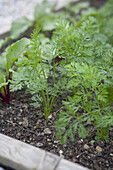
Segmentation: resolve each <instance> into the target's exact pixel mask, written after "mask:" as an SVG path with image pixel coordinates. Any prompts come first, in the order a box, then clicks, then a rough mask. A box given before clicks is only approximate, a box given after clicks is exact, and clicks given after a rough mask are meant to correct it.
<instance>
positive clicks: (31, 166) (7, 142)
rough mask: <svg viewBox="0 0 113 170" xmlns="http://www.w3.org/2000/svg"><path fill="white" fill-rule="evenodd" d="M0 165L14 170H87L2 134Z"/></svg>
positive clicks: (0, 136)
mask: <svg viewBox="0 0 113 170" xmlns="http://www.w3.org/2000/svg"><path fill="white" fill-rule="evenodd" d="M0 164H3V165H5V166H8V167H11V168H14V169H16V170H88V169H87V168H84V167H82V166H80V165H78V164H74V163H72V162H69V161H67V160H64V159H61V158H60V157H58V156H56V155H54V154H51V153H49V152H46V151H44V150H42V149H39V148H36V147H34V146H31V145H29V144H26V143H23V142H21V141H18V140H16V139H13V138H11V137H8V136H5V135H3V134H0Z"/></svg>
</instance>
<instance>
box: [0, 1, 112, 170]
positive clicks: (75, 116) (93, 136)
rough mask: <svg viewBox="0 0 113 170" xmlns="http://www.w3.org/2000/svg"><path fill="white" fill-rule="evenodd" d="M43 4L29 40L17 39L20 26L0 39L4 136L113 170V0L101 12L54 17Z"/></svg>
mask: <svg viewBox="0 0 113 170" xmlns="http://www.w3.org/2000/svg"><path fill="white" fill-rule="evenodd" d="M42 7H43V13H44V10H45V13H44V14H43V13H42V11H39V9H40V8H41V7H39V6H37V7H36V9H35V12H34V16H35V22H34V24H36V25H32V24H31V25H30V27H35V29H34V30H33V31H32V33H31V35H30V38H25V37H24V38H21V39H20V40H18V41H17V40H16V39H17V38H18V36H20V34H21V33H22V29H21V30H20V32H18V34H16V32H14V29H12V30H13V31H12V37H10V38H7V39H5V41H4V42H3V41H2V45H1V46H2V48H1V56H0V68H1V69H0V98H1V100H0V133H3V134H5V135H8V136H11V137H13V138H16V139H18V140H21V141H23V142H26V143H29V144H31V145H34V146H37V147H39V148H42V149H44V150H47V151H49V152H51V153H54V154H56V155H60V156H61V157H64V158H65V159H67V160H70V161H72V162H75V163H79V164H81V165H83V166H85V167H88V168H89V169H96V170H99V169H100V170H101V169H106V170H108V169H109V170H112V169H113V98H112V96H113V84H112V83H113V76H112V73H113V68H112V66H113V12H112V9H113V0H109V1H107V2H106V3H105V4H104V5H103V6H102V7H101V8H99V9H96V8H94V7H90V5H89V3H88V2H82V3H77V4H76V5H73V4H70V5H67V6H66V7H65V8H64V9H63V11H62V10H61V11H58V12H55V13H54V5H53V6H51V5H50V4H48V3H47V2H46V1H44V2H43V5H42ZM47 9H49V10H48V11H49V14H48V15H47V16H46V17H47V18H46V17H45V14H46V12H47V13H48V11H47ZM37 11H38V12H40V15H39V16H38V12H37ZM53 13H54V15H53ZM45 21H46V22H45ZM17 23H18V22H17ZM14 25H15V24H13V26H14ZM49 26H50V27H49ZM24 28H25V27H24ZM26 28H28V27H26ZM18 31H19V30H18ZM24 31H25V30H24ZM22 36H23V35H22ZM28 37H29V34H28ZM9 39H11V40H12V41H13V42H14V43H13V44H11V45H9V46H8V47H6V46H7V44H6V42H7V41H8V40H9ZM8 42H9V41H8ZM8 42H7V43H8ZM4 44H5V45H4Z"/></svg>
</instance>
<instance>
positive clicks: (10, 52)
mask: <svg viewBox="0 0 113 170" xmlns="http://www.w3.org/2000/svg"><path fill="white" fill-rule="evenodd" d="M29 42H30V40H29V39H27V38H23V39H21V40H19V41H17V42H16V43H14V44H12V45H11V46H9V47H8V48H7V49H6V71H7V76H8V74H9V69H10V68H11V67H12V65H13V63H14V62H15V61H16V60H17V59H18V57H19V56H20V55H22V54H23V52H24V49H25V46H26V45H28V44H29Z"/></svg>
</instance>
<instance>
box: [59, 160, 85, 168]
mask: <svg viewBox="0 0 113 170" xmlns="http://www.w3.org/2000/svg"><path fill="white" fill-rule="evenodd" d="M56 170H88V168H84V167H82V166H80V165H78V164H75V163H72V162H70V161H67V160H65V159H62V160H61V161H60V163H59V165H58V167H57V168H56Z"/></svg>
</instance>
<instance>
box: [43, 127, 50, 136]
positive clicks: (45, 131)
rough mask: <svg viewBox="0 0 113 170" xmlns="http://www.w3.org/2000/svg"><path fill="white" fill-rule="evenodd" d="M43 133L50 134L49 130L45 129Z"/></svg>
mask: <svg viewBox="0 0 113 170" xmlns="http://www.w3.org/2000/svg"><path fill="white" fill-rule="evenodd" d="M44 133H45V134H46V135H50V134H51V133H52V132H51V131H50V129H49V128H46V129H44Z"/></svg>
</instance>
